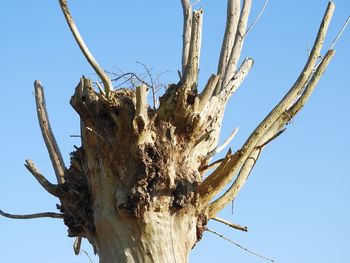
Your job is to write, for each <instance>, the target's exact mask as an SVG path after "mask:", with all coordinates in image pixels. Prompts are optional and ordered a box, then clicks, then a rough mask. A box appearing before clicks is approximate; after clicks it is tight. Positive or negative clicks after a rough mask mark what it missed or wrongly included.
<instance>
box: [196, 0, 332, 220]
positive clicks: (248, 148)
mask: <svg viewBox="0 0 350 263" xmlns="http://www.w3.org/2000/svg"><path fill="white" fill-rule="evenodd" d="M333 11H334V3H332V2H330V3H329V4H328V7H327V9H326V12H325V15H324V17H323V20H322V23H321V26H320V29H319V32H318V34H317V37H316V40H315V43H314V47H313V49H312V52H311V55H310V57H309V60H308V61H307V63H306V65H305V67H304V69H303V71H302V73H301V74H300V76H299V77H298V79H297V81H296V82H295V84H294V85H293V86H292V88H291V89H290V90H289V92H288V93H287V94H286V95H285V97H284V98H283V99H282V100H281V101H280V102H279V103H278V104H277V105H276V106H275V108H274V109H273V110H272V111H271V112H270V113H269V114H268V115H267V116H266V118H265V119H264V120H263V121H262V122H261V123H260V124H259V125H258V126H257V128H256V129H255V130H254V131H253V133H252V134H251V135H250V137H249V138H248V139H247V141H246V142H245V143H244V145H243V146H242V148H241V149H240V150H239V151H237V152H236V153H235V154H234V156H233V157H232V158H231V159H230V160H229V161H228V163H227V164H226V167H225V169H224V170H221V171H220V173H219V174H218V175H215V180H212V179H211V176H209V177H208V178H207V179H206V180H204V181H203V184H204V183H206V181H207V180H210V187H211V189H210V191H206V190H204V189H201V191H202V192H204V193H205V192H207V193H206V194H205V197H204V198H203V202H207V201H208V200H210V199H212V198H213V197H214V196H215V195H216V194H217V193H218V192H220V191H221V190H222V189H223V188H224V187H225V186H226V185H227V183H228V182H229V181H230V180H231V179H232V178H233V177H234V176H235V175H236V174H238V172H239V171H241V172H240V175H238V177H237V179H236V180H235V182H234V184H233V185H232V187H231V188H232V189H233V190H232V191H234V192H238V191H239V189H240V188H241V187H242V186H243V184H244V183H245V181H246V178H248V175H249V173H250V170H251V169H252V167H253V166H254V164H255V161H256V158H257V157H255V156H254V155H257V156H258V155H259V154H260V150H258V151H257V149H256V146H257V145H261V144H262V143H263V142H265V141H267V140H268V139H269V138H271V136H273V135H274V134H275V133H276V132H277V131H278V130H280V129H281V127H277V128H278V129H277V128H276V122H279V119H280V118H285V115H286V114H285V112H286V111H287V110H288V109H289V107H290V105H292V103H293V102H294V101H295V100H296V99H297V97H298V94H299V92H302V91H303V90H304V87H305V85H307V81H308V80H309V79H310V75H311V74H313V73H314V72H313V68H314V66H315V63H316V61H317V58H318V57H319V55H320V50H321V48H322V45H323V42H324V37H325V34H326V32H327V29H328V25H329V23H330V20H331V17H332V14H333ZM327 54H328V53H327ZM331 54H332V52H330V54H328V55H327V59H325V62H324V63H323V65H324V67H322V68H325V67H326V66H327V64H328V63H326V61H329V60H330V58H331ZM322 68H321V67H319V68H318V70H317V75H315V77H312V78H311V79H313V81H312V83H314V85H316V82H317V81H316V80H318V79H319V78H316V76H318V75H319V74H320V73H323V71H322V70H321V69H322ZM315 74H316V72H315ZM310 83H311V81H310ZM310 83H309V84H310ZM289 115H290V114H289ZM282 124H283V125H284V124H285V123H282ZM271 129H277V130H276V132H275V133H273V134H271V136H267V134H269V133H270V132H271ZM269 130H270V132H269ZM254 152H256V153H254ZM252 154H253V156H252ZM248 158H249V159H248ZM245 163H246V164H245ZM242 166H243V168H244V169H243V168H242ZM241 168H242V169H243V170H241ZM218 169H219V168H218ZM214 174H215V172H214ZM243 179H244V180H243ZM200 188H202V187H200ZM208 190H209V189H208ZM225 195H226V194H225ZM227 196H229V198H226V200H229V199H231V200H232V194H231V193H230V194H227V195H226V197H227ZM222 201H223V199H222V198H219V200H217V201H215V202H214V203H213V204H212V205H211V210H212V211H214V212H211V215H210V216H211V217H212V216H215V214H216V212H217V211H219V210H220V209H222V208H223V207H224V206H225V205H226V204H227V202H226V201H225V202H222ZM219 203H220V204H219ZM203 205H205V203H203Z"/></svg>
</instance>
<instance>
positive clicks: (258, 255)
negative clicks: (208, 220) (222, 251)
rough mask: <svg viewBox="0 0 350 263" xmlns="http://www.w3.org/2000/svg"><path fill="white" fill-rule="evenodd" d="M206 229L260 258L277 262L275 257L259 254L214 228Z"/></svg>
mask: <svg viewBox="0 0 350 263" xmlns="http://www.w3.org/2000/svg"><path fill="white" fill-rule="evenodd" d="M205 230H206V231H208V232H210V233H213V234H214V235H217V236H218V237H221V238H222V239H224V240H226V241H228V242H230V243H232V244H234V245H235V246H237V247H239V248H241V249H243V250H245V251H247V252H248V253H250V254H252V255H254V256H257V257H259V258H262V259H265V260H268V261H270V262H276V261H275V260H273V259H271V258H268V257H265V256H262V255H260V254H258V253H256V252H254V251H251V250H249V249H248V248H246V247H244V246H242V245H240V244H238V243H236V242H234V241H232V240H231V239H228V238H227V237H225V236H223V235H221V234H219V233H217V232H215V231H213V230H210V229H208V228H206V229H205Z"/></svg>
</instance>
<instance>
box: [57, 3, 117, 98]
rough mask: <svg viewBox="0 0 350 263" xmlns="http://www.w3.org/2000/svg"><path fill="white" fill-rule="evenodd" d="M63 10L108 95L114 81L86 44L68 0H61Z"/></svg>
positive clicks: (77, 40)
mask: <svg viewBox="0 0 350 263" xmlns="http://www.w3.org/2000/svg"><path fill="white" fill-rule="evenodd" d="M59 3H60V6H61V9H62V12H63V14H64V17H65V18H66V21H67V24H68V26H69V28H70V30H71V32H72V33H73V36H74V39H75V41H76V42H77V44H78V46H79V48H80V50H81V52H83V54H84V56H85V58H86V59H87V61H88V62H89V64H90V65H91V67H92V68H93V69H94V70H95V72H96V74H97V75H98V76H99V77H100V78H101V80H102V83H103V86H104V88H105V92H106V95H107V96H108V95H109V93H110V91H111V90H112V89H113V86H112V82H111V80H110V79H109V78H108V76H107V74H106V73H105V72H104V70H103V69H102V68H101V67H100V65H99V64H98V63H97V61H96V60H95V58H94V57H93V55H92V54H91V52H90V50H89V49H88V47H87V46H86V44H85V42H84V40H83V38H82V37H81V35H80V33H79V30H78V28H77V26H76V25H75V22H74V20H73V18H72V16H71V14H70V12H69V8H68V5H67V0H59Z"/></svg>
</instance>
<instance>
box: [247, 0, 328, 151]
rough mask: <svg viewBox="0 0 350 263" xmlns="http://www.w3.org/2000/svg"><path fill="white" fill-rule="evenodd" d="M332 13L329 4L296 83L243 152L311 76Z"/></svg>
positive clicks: (252, 145)
mask: <svg viewBox="0 0 350 263" xmlns="http://www.w3.org/2000/svg"><path fill="white" fill-rule="evenodd" d="M333 11H334V3H332V2H330V3H329V4H328V6H327V10H326V13H325V15H324V18H323V20H322V23H321V26H320V29H319V32H318V34H317V37H316V40H315V43H314V46H313V49H312V51H311V55H310V57H309V60H308V61H307V63H306V65H305V67H304V69H303V71H302V72H301V74H300V75H299V77H298V79H297V81H296V82H295V83H294V85H293V86H292V88H291V89H290V90H289V92H288V93H287V94H286V95H285V96H284V98H283V99H282V100H281V101H280V102H279V103H278V104H277V105H276V106H275V108H274V109H273V110H272V111H271V112H270V113H269V114H268V115H267V116H266V118H265V119H264V120H263V121H262V122H261V123H260V124H259V125H258V127H257V128H256V129H255V130H254V132H253V133H252V134H251V135H250V137H249V138H248V140H247V141H246V143H245V144H244V145H243V147H242V151H243V152H245V153H246V152H248V154H249V153H250V151H251V150H252V149H253V148H254V147H255V145H256V144H257V142H258V141H259V140H260V139H261V138H262V136H263V135H264V134H265V133H266V131H267V130H268V129H269V128H270V127H271V126H272V125H273V123H274V122H275V121H276V120H277V118H278V117H279V116H280V115H281V114H282V113H283V112H284V111H285V110H287V108H288V107H289V105H291V103H292V102H293V101H294V100H295V98H296V97H297V95H298V93H299V92H300V91H301V90H302V89H303V87H304V85H305V83H306V81H307V80H308V78H309V76H310V74H312V70H313V67H314V65H315V63H316V60H317V58H318V57H319V54H320V50H321V48H322V45H323V42H324V38H325V35H326V32H327V29H328V26H329V23H330V20H331V17H332V14H333Z"/></svg>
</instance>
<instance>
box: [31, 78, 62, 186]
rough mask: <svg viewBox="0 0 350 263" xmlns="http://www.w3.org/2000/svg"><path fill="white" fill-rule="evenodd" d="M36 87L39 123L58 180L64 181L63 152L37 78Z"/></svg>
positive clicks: (59, 181) (60, 182)
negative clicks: (57, 140) (54, 133)
mask: <svg viewBox="0 0 350 263" xmlns="http://www.w3.org/2000/svg"><path fill="white" fill-rule="evenodd" d="M34 88H35V101H36V108H37V114H38V120H39V125H40V129H41V134H42V136H43V138H44V141H45V144H46V148H47V151H48V152H49V155H50V159H51V163H52V166H53V169H54V170H55V174H56V178H57V182H58V183H59V184H63V183H64V171H65V170H66V168H65V165H64V162H63V158H62V155H61V152H60V150H59V148H58V146H57V142H56V139H55V136H54V135H53V132H52V130H51V125H50V121H49V116H48V114H47V110H46V104H45V97H44V89H43V87H42V85H41V83H40V81H38V80H36V81H35V82H34Z"/></svg>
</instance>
